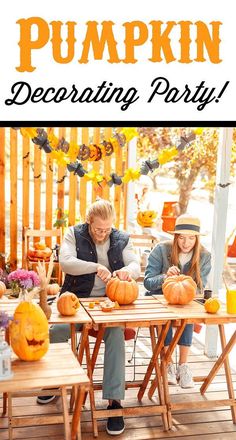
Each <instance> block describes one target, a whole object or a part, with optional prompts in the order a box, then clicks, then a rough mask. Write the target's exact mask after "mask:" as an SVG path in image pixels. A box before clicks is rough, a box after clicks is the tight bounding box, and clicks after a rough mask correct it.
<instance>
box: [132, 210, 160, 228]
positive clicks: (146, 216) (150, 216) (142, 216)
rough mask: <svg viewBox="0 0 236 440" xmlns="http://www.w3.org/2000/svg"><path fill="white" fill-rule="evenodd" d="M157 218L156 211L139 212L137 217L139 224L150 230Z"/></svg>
mask: <svg viewBox="0 0 236 440" xmlns="http://www.w3.org/2000/svg"><path fill="white" fill-rule="evenodd" d="M156 217H157V213H156V212H155V211H139V212H138V215H137V222H138V224H139V225H140V226H142V227H143V228H145V227H146V228H150V227H151V226H153V225H154V223H155V222H154V220H155V218H156Z"/></svg>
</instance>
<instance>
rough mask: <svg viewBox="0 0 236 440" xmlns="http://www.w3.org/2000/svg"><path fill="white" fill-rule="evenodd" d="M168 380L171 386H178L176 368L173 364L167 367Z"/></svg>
mask: <svg viewBox="0 0 236 440" xmlns="http://www.w3.org/2000/svg"><path fill="white" fill-rule="evenodd" d="M167 379H168V384H169V385H177V379H176V371H175V366H174V364H172V363H171V364H168V367H167Z"/></svg>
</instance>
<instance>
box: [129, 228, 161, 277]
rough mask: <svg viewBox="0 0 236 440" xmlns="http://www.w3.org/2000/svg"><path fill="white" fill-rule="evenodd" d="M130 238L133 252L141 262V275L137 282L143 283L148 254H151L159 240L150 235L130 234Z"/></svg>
mask: <svg viewBox="0 0 236 440" xmlns="http://www.w3.org/2000/svg"><path fill="white" fill-rule="evenodd" d="M130 238H131V241H132V243H133V246H134V249H135V251H136V252H137V254H138V255H139V257H140V262H141V275H140V277H139V278H138V280H137V281H143V280H144V273H145V269H146V265H147V258H148V253H149V252H151V250H152V249H153V248H154V247H155V246H156V244H157V243H158V241H159V240H158V238H157V237H155V236H154V235H151V234H131V235H130ZM145 251H147V252H145Z"/></svg>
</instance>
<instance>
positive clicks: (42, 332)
mask: <svg viewBox="0 0 236 440" xmlns="http://www.w3.org/2000/svg"><path fill="white" fill-rule="evenodd" d="M13 318H14V320H13V322H12V323H11V325H10V341H11V346H12V350H13V351H14V353H15V354H16V355H17V356H18V357H19V358H20V359H21V360H23V361H37V360H39V359H41V358H42V357H43V356H44V355H45V354H46V353H47V351H48V348H49V329H48V321H47V318H46V316H45V314H44V312H43V311H42V309H41V307H39V306H38V305H37V304H33V303H30V302H27V301H22V302H21V303H20V304H19V305H18V306H17V307H16V309H15V312H14V317H13Z"/></svg>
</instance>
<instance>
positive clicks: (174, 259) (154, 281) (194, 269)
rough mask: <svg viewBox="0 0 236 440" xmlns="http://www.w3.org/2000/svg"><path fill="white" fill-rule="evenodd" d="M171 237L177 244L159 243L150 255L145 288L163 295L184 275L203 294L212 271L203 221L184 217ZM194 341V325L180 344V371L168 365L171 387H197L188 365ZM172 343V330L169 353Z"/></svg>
mask: <svg viewBox="0 0 236 440" xmlns="http://www.w3.org/2000/svg"><path fill="white" fill-rule="evenodd" d="M169 232H170V231H169ZM170 233H171V234H173V235H174V240H173V241H165V242H161V243H158V244H157V245H156V247H155V248H154V249H153V250H152V252H151V253H150V255H149V258H148V264H147V268H146V271H145V278H144V287H145V288H146V289H147V290H148V291H149V292H148V293H147V294H148V295H152V294H162V284H163V282H164V280H165V279H166V278H167V277H170V276H173V275H179V274H180V273H183V274H186V275H190V276H191V277H192V278H193V279H194V281H195V282H196V283H197V286H198V290H199V291H200V292H201V291H202V289H203V287H205V285H206V283H207V276H208V274H209V272H210V270H211V255H210V253H209V252H208V251H207V250H206V249H205V248H204V247H203V246H202V245H201V244H200V235H201V234H200V220H199V219H198V218H196V217H192V216H190V215H188V214H184V215H181V216H179V217H178V218H177V220H176V224H175V230H174V231H171V232H170ZM192 337H193V325H192V324H187V325H186V327H185V329H184V332H183V333H182V336H181V337H180V339H179V342H178V344H179V354H180V356H179V366H178V368H177V371H176V370H175V366H174V364H173V362H172V363H170V364H169V365H168V383H169V384H172V385H176V384H177V380H179V384H180V386H181V387H182V388H191V387H193V386H194V383H193V379H192V373H191V371H190V369H189V366H188V364H187V360H188V354H189V349H190V347H191V344H192ZM171 340H172V327H170V329H169V332H168V333H167V337H166V340H165V347H166V349H167V348H168V346H169V344H170V342H171Z"/></svg>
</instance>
